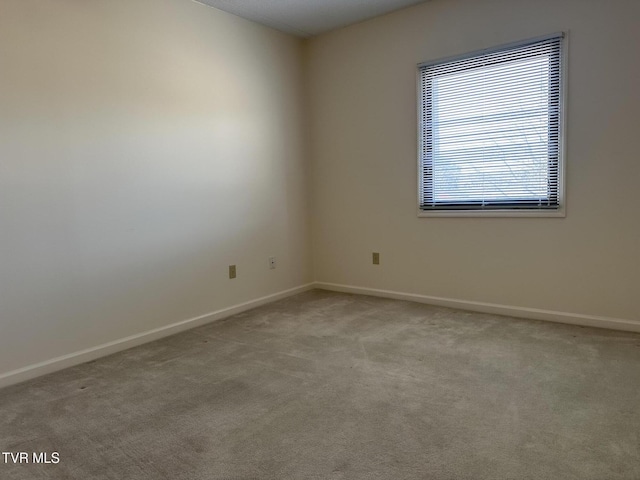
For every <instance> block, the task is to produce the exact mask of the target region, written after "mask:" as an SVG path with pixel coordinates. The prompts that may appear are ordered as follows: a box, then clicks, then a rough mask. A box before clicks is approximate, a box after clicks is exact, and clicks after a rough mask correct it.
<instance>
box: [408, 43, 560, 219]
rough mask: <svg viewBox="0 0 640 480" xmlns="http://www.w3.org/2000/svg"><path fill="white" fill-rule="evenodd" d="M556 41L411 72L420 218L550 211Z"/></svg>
mask: <svg viewBox="0 0 640 480" xmlns="http://www.w3.org/2000/svg"><path fill="white" fill-rule="evenodd" d="M562 41H563V35H561V34H558V35H554V36H552V37H548V38H544V39H539V40H534V41H530V42H527V43H522V44H519V45H516V46H508V47H502V48H499V49H494V50H489V51H483V52H481V53H479V54H472V55H468V56H465V57H461V58H457V59H453V60H446V61H440V62H437V63H429V64H422V65H419V67H418V68H419V79H420V80H419V81H420V90H419V91H420V98H419V112H420V115H419V123H420V125H419V127H420V128H419V136H420V141H419V150H420V151H419V157H420V158H419V164H420V172H419V175H420V185H419V190H420V192H419V195H420V200H419V201H420V208H421V209H422V210H425V211H428V210H520V209H538V210H541V209H545V210H548V209H551V210H553V209H558V208H559V206H560V199H561V195H560V193H561V192H560V187H561V185H560V183H561V182H560V175H561V168H562V165H561V163H562V162H561V158H560V155H561V148H560V146H561V134H562V132H561V126H562V122H561V113H562V112H561V109H562V105H561V99H562V92H561V88H562V81H561V74H562V68H561V62H562Z"/></svg>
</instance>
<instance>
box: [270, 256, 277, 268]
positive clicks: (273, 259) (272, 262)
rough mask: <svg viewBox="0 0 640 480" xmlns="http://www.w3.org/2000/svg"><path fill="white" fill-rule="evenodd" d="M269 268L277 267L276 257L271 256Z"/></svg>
mask: <svg viewBox="0 0 640 480" xmlns="http://www.w3.org/2000/svg"><path fill="white" fill-rule="evenodd" d="M269 268H270V269H271V270H273V269H274V268H276V257H269Z"/></svg>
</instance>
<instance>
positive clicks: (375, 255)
mask: <svg viewBox="0 0 640 480" xmlns="http://www.w3.org/2000/svg"><path fill="white" fill-rule="evenodd" d="M373 264H374V265H380V254H379V253H378V252H373Z"/></svg>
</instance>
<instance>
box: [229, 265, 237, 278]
mask: <svg viewBox="0 0 640 480" xmlns="http://www.w3.org/2000/svg"><path fill="white" fill-rule="evenodd" d="M229 278H236V266H235V265H229Z"/></svg>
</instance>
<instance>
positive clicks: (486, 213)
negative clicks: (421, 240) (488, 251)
mask: <svg viewBox="0 0 640 480" xmlns="http://www.w3.org/2000/svg"><path fill="white" fill-rule="evenodd" d="M418 217H420V218H436V217H453V218H460V217H494V218H495V217H507V218H527V217H528V218H564V217H566V213H565V211H564V208H561V209H558V210H430V211H425V210H418Z"/></svg>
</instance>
